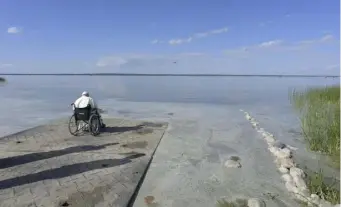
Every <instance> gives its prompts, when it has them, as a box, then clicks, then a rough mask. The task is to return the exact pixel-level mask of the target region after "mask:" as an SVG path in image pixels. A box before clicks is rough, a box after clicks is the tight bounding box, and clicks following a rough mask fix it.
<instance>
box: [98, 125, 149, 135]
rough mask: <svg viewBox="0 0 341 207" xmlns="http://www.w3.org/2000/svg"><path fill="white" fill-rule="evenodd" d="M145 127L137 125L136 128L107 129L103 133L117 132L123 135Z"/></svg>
mask: <svg viewBox="0 0 341 207" xmlns="http://www.w3.org/2000/svg"><path fill="white" fill-rule="evenodd" d="M143 126H144V125H142V124H141V125H136V126H127V127H125V126H123V127H108V126H107V127H105V128H104V129H103V130H102V132H104V133H105V132H107V133H115V132H119V133H123V132H128V131H136V130H139V129H142V128H143Z"/></svg>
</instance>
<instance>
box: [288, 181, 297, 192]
mask: <svg viewBox="0 0 341 207" xmlns="http://www.w3.org/2000/svg"><path fill="white" fill-rule="evenodd" d="M285 187H286V188H287V190H288V191H289V192H290V193H294V194H297V193H299V190H298V188H297V187H296V185H295V183H294V182H293V181H291V182H286V183H285Z"/></svg>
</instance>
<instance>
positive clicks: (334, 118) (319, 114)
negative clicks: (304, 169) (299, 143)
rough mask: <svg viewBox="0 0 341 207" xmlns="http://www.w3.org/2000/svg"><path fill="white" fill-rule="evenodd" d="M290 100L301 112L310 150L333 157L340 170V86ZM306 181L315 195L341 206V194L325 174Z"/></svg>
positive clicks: (297, 94)
mask: <svg viewBox="0 0 341 207" xmlns="http://www.w3.org/2000/svg"><path fill="white" fill-rule="evenodd" d="M290 98H291V99H290V100H291V102H292V104H293V105H294V107H295V109H296V110H297V111H298V112H299V116H300V120H301V128H302V132H303V135H304V138H305V140H306V141H307V143H308V146H309V148H310V150H312V151H316V152H320V153H322V154H325V155H327V156H329V158H330V161H331V163H332V164H333V166H334V167H335V168H338V169H340V86H330V87H324V88H312V89H308V90H305V91H294V92H293V93H292V94H291V96H290ZM306 181H307V185H308V188H309V190H310V192H311V193H315V194H317V195H319V196H320V197H321V198H322V199H324V200H327V201H329V202H331V203H333V204H337V203H340V192H339V190H337V188H335V184H326V182H325V179H324V176H323V172H322V171H320V172H313V173H311V174H310V175H309V176H308V177H307V179H306ZM336 185H338V182H337V183H336Z"/></svg>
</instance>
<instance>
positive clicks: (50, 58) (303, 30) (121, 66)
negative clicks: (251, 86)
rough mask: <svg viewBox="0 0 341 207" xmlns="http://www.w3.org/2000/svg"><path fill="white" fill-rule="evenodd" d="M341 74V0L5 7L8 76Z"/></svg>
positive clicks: (2, 63) (2, 44) (9, 2)
mask: <svg viewBox="0 0 341 207" xmlns="http://www.w3.org/2000/svg"><path fill="white" fill-rule="evenodd" d="M89 72H94V73H97V72H98V73H100V72H106V73H110V72H113V73H114V72H120V73H224V74H339V73H340V1H339V0H313V1H312V0H299V1H298V0H285V1H284V0H258V1H252V0H210V1H208V0H202V1H194V0H144V1H132V0H120V1H119V0H117V1H113V0H106V1H104V0H96V1H84V0H72V1H70V0H49V1H46V0H32V1H24V0H1V1H0V73H89Z"/></svg>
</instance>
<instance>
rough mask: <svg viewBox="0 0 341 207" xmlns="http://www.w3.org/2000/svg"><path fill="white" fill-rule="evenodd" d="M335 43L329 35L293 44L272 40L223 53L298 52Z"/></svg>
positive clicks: (240, 54) (241, 54) (242, 54)
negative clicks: (272, 49)
mask: <svg viewBox="0 0 341 207" xmlns="http://www.w3.org/2000/svg"><path fill="white" fill-rule="evenodd" d="M333 41H335V38H334V36H333V35H331V34H327V35H324V36H322V37H320V38H316V39H310V40H302V41H297V42H291V43H290V42H284V41H283V40H279V39H276V40H270V41H266V42H262V43H259V44H255V45H250V46H244V47H239V48H235V49H228V50H224V52H223V53H225V54H229V55H231V54H234V55H235V54H237V55H239V56H245V55H246V54H248V53H249V52H250V51H254V50H257V51H259V50H260V49H267V48H276V49H277V50H278V49H279V50H289V51H290V50H291V51H298V50H302V49H305V48H309V47H310V46H313V45H317V44H327V43H329V42H333Z"/></svg>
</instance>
